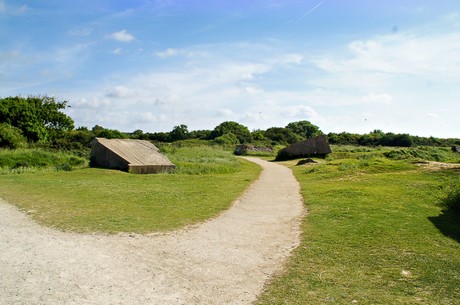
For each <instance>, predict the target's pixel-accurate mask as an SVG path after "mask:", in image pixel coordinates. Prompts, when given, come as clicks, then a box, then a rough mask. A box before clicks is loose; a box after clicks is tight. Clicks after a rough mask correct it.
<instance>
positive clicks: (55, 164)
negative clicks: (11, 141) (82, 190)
mask: <svg viewBox="0 0 460 305" xmlns="http://www.w3.org/2000/svg"><path fill="white" fill-rule="evenodd" d="M87 164H88V161H87V160H86V159H85V158H81V157H78V156H75V155H73V154H70V153H65V152H51V151H47V150H43V149H17V150H7V149H4V150H0V173H2V174H8V173H24V172H36V171H38V170H45V171H49V170H72V169H73V168H81V167H84V166H87Z"/></svg>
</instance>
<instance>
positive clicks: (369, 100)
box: [361, 93, 393, 105]
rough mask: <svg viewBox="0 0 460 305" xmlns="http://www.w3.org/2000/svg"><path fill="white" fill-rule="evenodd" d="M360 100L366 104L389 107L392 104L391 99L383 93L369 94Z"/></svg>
mask: <svg viewBox="0 0 460 305" xmlns="http://www.w3.org/2000/svg"><path fill="white" fill-rule="evenodd" d="M361 100H362V101H363V102H364V103H366V104H385V105H389V104H391V103H393V98H392V97H391V95H390V94H388V93H384V94H375V93H369V94H368V95H366V96H364V97H362V98H361Z"/></svg>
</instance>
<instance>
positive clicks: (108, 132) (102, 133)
mask: <svg viewBox="0 0 460 305" xmlns="http://www.w3.org/2000/svg"><path fill="white" fill-rule="evenodd" d="M92 131H93V133H94V136H96V137H98V138H106V139H126V138H127V137H128V136H127V135H126V134H125V133H123V132H121V131H118V130H116V129H108V128H104V127H102V126H99V125H96V126H94V127H93V129H92Z"/></svg>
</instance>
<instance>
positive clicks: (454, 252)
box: [258, 149, 460, 304]
mask: <svg viewBox="0 0 460 305" xmlns="http://www.w3.org/2000/svg"><path fill="white" fill-rule="evenodd" d="M340 153H342V154H345V153H350V152H346V151H342V152H340ZM352 153H353V154H354V156H353V158H341V157H340V156H337V155H336V156H331V157H330V158H329V160H330V161H324V160H320V161H322V163H321V164H319V165H308V166H293V164H295V162H288V164H289V165H290V166H292V168H293V170H294V173H295V175H296V177H297V179H298V180H299V182H300V184H301V189H302V195H303V197H304V199H305V202H306V206H307V208H308V211H309V212H308V215H307V216H306V218H305V219H304V221H303V223H302V241H301V245H300V246H299V247H298V248H297V249H296V250H295V251H294V253H293V257H292V258H291V260H290V261H289V263H288V264H287V266H286V271H285V272H284V273H283V274H282V275H280V276H278V277H276V278H275V279H274V280H273V281H272V283H271V284H269V285H268V286H267V287H266V290H265V292H264V293H263V294H262V295H261V296H260V299H259V302H258V303H259V304H459V300H460V286H459V285H458V283H460V244H459V242H460V225H459V224H460V218H459V217H456V218H455V217H453V216H452V215H451V214H449V215H446V214H445V213H443V211H441V209H442V207H440V206H439V204H438V202H439V200H440V198H443V196H445V193H446V191H447V189H446V185H450V184H451V183H453V182H455V181H458V179H459V175H460V173H459V172H458V171H425V170H423V169H421V168H420V167H417V166H414V165H413V164H411V163H410V162H408V161H398V160H389V159H387V158H381V157H380V154H379V150H378V149H376V150H369V151H359V152H358V151H355V152H352ZM334 154H335V153H334ZM334 154H333V155H334ZM362 154H364V155H371V157H367V158H364V157H361V158H358V155H362ZM342 157H347V156H345V155H342ZM348 157H350V155H348Z"/></svg>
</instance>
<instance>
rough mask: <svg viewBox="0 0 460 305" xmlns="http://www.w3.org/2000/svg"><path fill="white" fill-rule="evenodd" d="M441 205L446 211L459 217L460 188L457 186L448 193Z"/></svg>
mask: <svg viewBox="0 0 460 305" xmlns="http://www.w3.org/2000/svg"><path fill="white" fill-rule="evenodd" d="M441 205H442V206H443V207H444V208H445V209H447V210H448V211H451V212H453V213H455V214H457V215H460V187H458V186H457V187H456V188H453V189H452V190H451V191H450V192H448V193H447V195H446V197H445V198H444V199H442V201H441Z"/></svg>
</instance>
